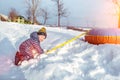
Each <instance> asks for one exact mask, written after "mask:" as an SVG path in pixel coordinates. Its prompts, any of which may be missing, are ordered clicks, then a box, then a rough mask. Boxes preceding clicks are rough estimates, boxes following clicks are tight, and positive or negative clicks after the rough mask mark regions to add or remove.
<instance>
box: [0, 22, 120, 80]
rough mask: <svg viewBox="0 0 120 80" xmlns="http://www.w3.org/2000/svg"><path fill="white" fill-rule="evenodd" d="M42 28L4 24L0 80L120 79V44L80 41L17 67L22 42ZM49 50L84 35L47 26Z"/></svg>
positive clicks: (0, 31)
mask: <svg viewBox="0 0 120 80" xmlns="http://www.w3.org/2000/svg"><path fill="white" fill-rule="evenodd" d="M41 27H42V26H37V25H34V26H33V25H24V24H17V23H7V22H0V80H120V69H119V68H120V50H119V49H120V45H114V44H102V45H92V44H89V43H87V42H84V41H82V40H81V39H77V40H76V41H73V42H71V43H70V44H67V45H65V46H64V47H62V48H60V49H57V50H56V51H54V52H52V53H50V54H48V55H46V54H42V55H41V56H40V57H39V58H38V59H33V60H30V61H28V62H27V61H24V62H23V63H22V65H21V66H19V67H17V66H15V65H14V64H13V61H14V56H15V52H16V51H17V50H18V47H19V45H20V43H21V42H22V41H24V40H25V39H27V38H28V37H29V34H30V33H31V32H33V31H38V30H39V28H41ZM46 28H47V33H48V37H47V39H46V40H45V41H44V42H43V43H42V44H41V46H42V47H43V49H45V50H48V49H51V48H52V47H54V46H56V45H57V44H60V43H62V42H64V41H66V40H68V39H71V38H72V37H74V36H77V35H79V34H81V33H82V32H76V31H72V30H66V29H60V28H51V27H46Z"/></svg>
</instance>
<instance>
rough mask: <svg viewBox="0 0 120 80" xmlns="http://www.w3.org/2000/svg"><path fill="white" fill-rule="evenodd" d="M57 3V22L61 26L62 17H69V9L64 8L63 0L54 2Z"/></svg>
mask: <svg viewBox="0 0 120 80" xmlns="http://www.w3.org/2000/svg"><path fill="white" fill-rule="evenodd" d="M52 1H54V2H55V4H56V7H57V18H58V20H57V22H58V26H59V27H60V26H61V18H62V17H67V16H68V15H67V9H65V8H64V3H63V1H62V0H52Z"/></svg>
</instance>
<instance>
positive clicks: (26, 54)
mask: <svg viewBox="0 0 120 80" xmlns="http://www.w3.org/2000/svg"><path fill="white" fill-rule="evenodd" d="M33 50H35V51H37V53H38V54H39V55H40V54H42V53H43V49H42V48H41V46H40V41H39V38H38V35H37V32H33V33H31V34H30V38H29V39H27V40H26V41H24V42H23V43H22V44H21V45H20V47H19V51H20V54H21V55H22V57H23V60H29V59H32V58H34V57H33Z"/></svg>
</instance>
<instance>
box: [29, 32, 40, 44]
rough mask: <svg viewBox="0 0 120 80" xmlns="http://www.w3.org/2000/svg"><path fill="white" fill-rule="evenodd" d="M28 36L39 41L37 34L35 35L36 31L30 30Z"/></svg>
mask: <svg viewBox="0 0 120 80" xmlns="http://www.w3.org/2000/svg"><path fill="white" fill-rule="evenodd" d="M30 38H31V39H33V40H35V41H37V42H40V41H39V38H38V35H37V32H32V33H31V34H30Z"/></svg>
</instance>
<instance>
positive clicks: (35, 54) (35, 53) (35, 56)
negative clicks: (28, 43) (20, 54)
mask: <svg viewBox="0 0 120 80" xmlns="http://www.w3.org/2000/svg"><path fill="white" fill-rule="evenodd" d="M32 55H33V57H34V58H37V56H38V55H39V54H38V52H37V51H36V50H35V49H33V50H32Z"/></svg>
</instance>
